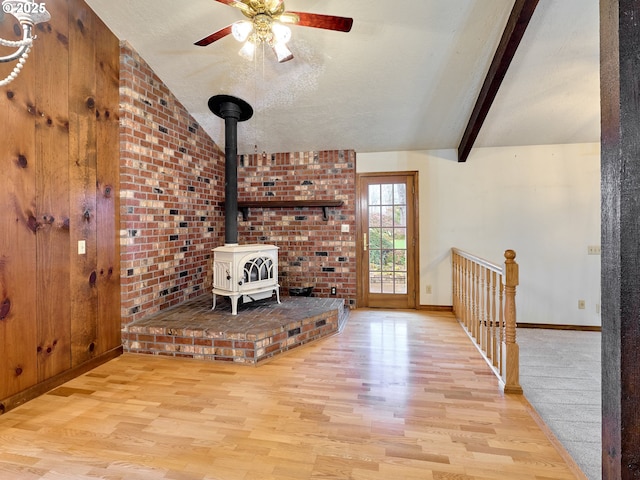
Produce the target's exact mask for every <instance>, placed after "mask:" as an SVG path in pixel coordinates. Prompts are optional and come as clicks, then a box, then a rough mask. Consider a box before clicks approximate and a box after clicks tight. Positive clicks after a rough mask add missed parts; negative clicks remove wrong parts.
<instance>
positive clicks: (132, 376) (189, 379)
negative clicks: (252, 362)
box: [0, 310, 575, 480]
mask: <svg viewBox="0 0 640 480" xmlns="http://www.w3.org/2000/svg"><path fill="white" fill-rule="evenodd" d="M0 478H2V479H5V478H7V479H20V480H21V479H48V480H49V479H50V480H59V479H96V478H104V479H109V480H117V479H126V480H136V479H154V480H156V479H174V480H181V479H219V480H236V479H237V480H241V479H242V480H249V479H251V480H260V479H265V480H266V479H279V480H288V479H296V480H300V479H367V480H377V479H380V480H382V479H384V480H390V479H393V480H395V479H421V480H430V479H433V480H445V479H451V480H454V479H455V480H465V479H505V480H527V479H538V480H541V479H547V480H548V479H572V478H575V477H574V475H573V474H572V473H571V470H570V469H569V467H568V466H567V464H565V463H564V462H563V460H562V458H561V456H560V455H559V453H558V452H557V451H556V450H555V449H554V447H553V446H552V445H551V444H550V442H549V441H548V440H547V438H546V437H545V435H544V433H543V431H542V430H541V429H540V428H539V427H538V425H537V424H536V422H535V421H534V419H533V418H532V417H531V416H530V414H529V413H528V409H527V406H526V405H525V402H523V401H522V399H521V398H520V397H518V396H514V397H511V396H505V395H504V394H503V393H502V392H501V391H500V389H499V387H498V382H497V379H496V378H495V376H494V375H493V373H492V372H491V371H490V370H489V368H488V367H487V366H486V365H485V363H484V360H483V359H482V358H481V357H480V355H479V354H478V352H477V350H476V349H475V347H474V346H473V345H472V344H471V342H470V341H469V339H468V337H467V336H466V334H465V333H464V332H463V331H462V329H461V328H460V326H459V325H458V323H457V322H456V321H455V320H454V318H453V317H452V316H451V315H429V314H427V313H422V312H415V311H384V310H356V311H353V312H351V316H350V319H349V321H348V323H347V326H346V328H345V330H344V331H343V332H342V333H341V334H340V335H337V336H334V337H331V338H328V339H324V340H321V341H319V342H317V343H315V344H312V345H308V346H306V347H303V348H300V349H297V350H294V351H292V352H291V353H289V354H287V355H285V356H281V357H279V358H276V359H275V360H273V361H271V362H269V363H267V364H264V365H261V366H259V367H250V366H241V365H229V364H217V363H208V362H204V361H199V360H188V359H179V358H165V357H153V356H136V355H131V354H125V355H123V356H122V357H119V358H117V359H115V360H113V361H111V362H109V363H107V364H105V365H103V366H101V367H99V368H97V369H96V370H94V371H92V372H90V373H88V374H85V375H83V376H81V377H79V378H77V379H75V380H73V381H71V382H69V383H67V384H65V385H64V386H62V387H60V388H57V389H55V390H53V391H51V392H49V393H48V394H46V395H43V396H42V397H40V398H37V399H35V400H32V401H31V402H29V403H27V404H25V405H23V406H21V407H18V408H17V409H15V410H13V411H10V412H8V413H7V414H5V415H2V416H0Z"/></svg>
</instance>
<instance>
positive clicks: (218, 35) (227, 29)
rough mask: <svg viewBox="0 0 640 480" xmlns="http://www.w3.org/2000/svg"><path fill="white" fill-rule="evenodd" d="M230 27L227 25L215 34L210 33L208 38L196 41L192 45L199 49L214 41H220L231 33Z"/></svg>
mask: <svg viewBox="0 0 640 480" xmlns="http://www.w3.org/2000/svg"><path fill="white" fill-rule="evenodd" d="M231 27H232V25H228V26H226V27H224V28H222V29H220V30H218V31H217V32H214V33H212V34H211V35H209V36H208V37H204V38H203V39H202V40H198V41H197V42H196V43H194V45H198V46H199V47H206V46H207V45H210V44H212V43H213V42H215V41H216V40H220V39H221V38H224V37H226V36H227V35H229V34H230V33H231Z"/></svg>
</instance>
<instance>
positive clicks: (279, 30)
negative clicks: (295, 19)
mask: <svg viewBox="0 0 640 480" xmlns="http://www.w3.org/2000/svg"><path fill="white" fill-rule="evenodd" d="M271 31H272V32H273V37H274V38H275V42H276V43H282V44H284V43H287V42H288V41H289V40H291V29H290V28H289V27H287V26H286V25H283V24H281V23H278V22H273V24H272V25H271Z"/></svg>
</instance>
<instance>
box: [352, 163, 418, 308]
mask: <svg viewBox="0 0 640 480" xmlns="http://www.w3.org/2000/svg"><path fill="white" fill-rule="evenodd" d="M416 180H417V174H415V173H409V174H401V175H399V174H398V175H396V174H384V175H374V174H362V175H361V176H360V177H359V196H360V199H359V206H360V209H359V210H360V212H359V214H360V222H359V229H358V230H359V232H358V234H359V237H360V242H358V244H359V245H360V259H361V261H360V268H359V273H360V274H359V281H358V285H359V290H360V291H359V295H358V296H359V299H360V300H361V303H362V306H366V307H382V308H415V307H416V295H415V294H416V278H417V276H416V270H417V268H416V264H417V257H416V253H415V252H416V249H417V245H416V243H417V242H416V228H415V223H416V221H415V216H416V208H415V186H414V185H415V182H416Z"/></svg>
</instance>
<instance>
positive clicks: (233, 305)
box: [230, 295, 240, 315]
mask: <svg viewBox="0 0 640 480" xmlns="http://www.w3.org/2000/svg"><path fill="white" fill-rule="evenodd" d="M230 298H231V315H237V314H238V298H240V297H237V296H235V295H234V296H233V297H230Z"/></svg>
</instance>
